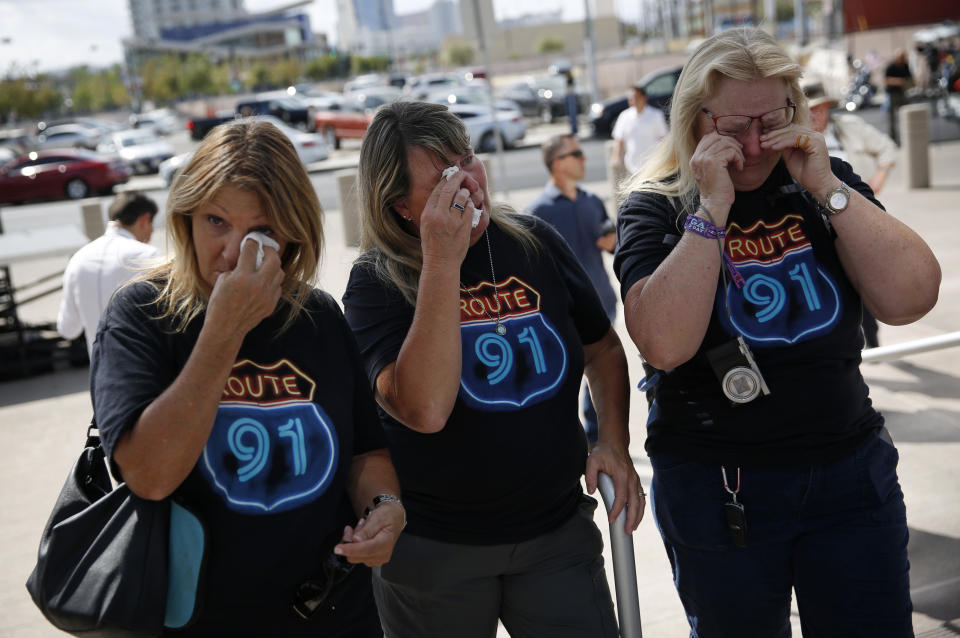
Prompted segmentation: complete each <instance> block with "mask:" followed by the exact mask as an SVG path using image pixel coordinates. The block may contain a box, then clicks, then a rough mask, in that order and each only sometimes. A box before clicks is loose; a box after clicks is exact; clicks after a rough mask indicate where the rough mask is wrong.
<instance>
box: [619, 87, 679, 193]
mask: <svg viewBox="0 0 960 638" xmlns="http://www.w3.org/2000/svg"><path fill="white" fill-rule="evenodd" d="M628 101H629V104H630V106H629V107H628V108H627V109H626V110H625V111H623V112H622V113H621V114H620V116H619V117H617V121H616V123H615V124H614V125H613V140H614V144H613V159H614V162H615V163H616V164H617V165H618V166H624V167H625V168H626V169H627V172H629V173H630V174H633V173H636V172H637V171H638V170H639V169H640V166H641V165H643V162H644V161H645V160H646V159H647V157H648V156H649V155H650V154H651V153H652V152H653V149H654V147H655V146H656V145H657V143H658V142H660V140H662V139H663V138H664V137H666V136H667V120H666V118H665V117H664V116H663V111H661V110H660V109H658V108H656V107H653V106H650V105H649V104H647V91H646V89H645V88H644V87H643V85H642V84H634V85H633V89H632V90H631V91H630V97H629V100H628Z"/></svg>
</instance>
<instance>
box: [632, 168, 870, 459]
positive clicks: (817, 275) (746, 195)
mask: <svg viewBox="0 0 960 638" xmlns="http://www.w3.org/2000/svg"><path fill="white" fill-rule="evenodd" d="M831 167H832V169H833V172H834V173H835V174H836V175H837V176H838V177H839V178H840V179H842V180H843V181H844V182H846V183H847V184H849V185H850V186H851V187H852V188H855V189H856V190H858V191H859V192H860V193H861V194H863V195H864V196H866V197H868V198H869V199H870V200H871V201H873V202H874V203H877V202H876V200H874V198H873V193H872V192H871V191H870V189H869V187H868V186H867V185H866V184H864V183H863V182H862V181H861V180H860V178H859V177H858V176H857V175H855V174H854V173H853V170H852V169H851V168H850V165H849V164H847V163H846V162H842V161H840V160H838V159H836V158H834V159H832V160H831ZM793 184H794V183H793V180H792V179H791V178H790V175H789V173H788V172H787V169H786V167H785V165H784V164H783V162H780V163H779V164H778V165H777V166H776V168H775V169H774V171H773V173H772V174H771V176H770V178H769V179H768V180H767V181H766V183H765V184H764V185H763V186H762V187H761V188H759V189H757V190H756V191H751V192H737V196H736V200H735V202H734V205H733V208H732V209H731V211H730V216H729V220H728V222H727V224H728V226H727V238H726V243H725V248H724V250H725V252H726V254H727V255H729V256H730V258H731V259H732V260H733V262H734V263H735V264H736V267H737V269H738V270H739V271H740V273H741V274H742V275H743V277H744V279H745V282H746V284H745V285H744V287H743V288H740V289H738V288H737V287H736V286H734V285H733V284H732V283H728V284H726V289H727V291H728V293H729V301H730V315H729V316H728V314H727V308H726V303H725V295H724V284H723V283H722V282H720V283H718V286H717V294H716V299H715V302H714V309H713V314H712V316H711V318H710V323H709V326H708V328H707V333H706V335H705V337H704V339H703V343H702V344H701V345H700V348H699V350H698V351H697V353H696V355H695V356H694V357H693V358H692V359H690V360H689V361H687V362H686V363H684V364H682V365H680V366H678V367H677V368H675V369H673V370H670V371H667V372H661V373H660V375H659V382H658V384H657V385H656V388H655V391H654V396H655V400H654V401H652V402H651V405H650V411H649V415H648V422H647V428H648V434H647V442H646V448H647V452H648V453H650V454H656V453H657V452H659V451H661V450H663V451H672V452H678V453H683V454H686V455H689V456H691V457H695V458H699V459H701V460H704V461H707V462H711V463H712V462H720V463H728V464H731V465H733V464H746V465H749V464H753V465H757V464H806V463H816V462H824V461H827V460H829V459H832V458H836V457H837V456H840V455H842V454H843V453H844V452H845V451H847V450H849V449H851V448H852V447H854V446H855V445H856V444H857V443H858V442H860V441H861V440H862V439H863V438H864V437H865V436H866V434H867V433H869V432H870V431H873V430H875V429H876V428H878V427H879V426H880V425H881V424H882V417H881V416H880V415H879V414H878V413H877V412H876V411H875V410H874V409H873V408H872V407H871V402H870V399H869V398H868V396H867V394H868V391H867V386H866V384H865V383H864V381H863V377H862V376H861V375H860V350H861V348H862V347H863V338H862V335H861V333H860V315H861V311H862V305H861V301H860V297H859V295H858V294H857V292H856V290H854V288H853V286H852V285H851V284H850V281H849V280H848V279H847V276H846V274H845V273H844V271H843V268H842V266H841V263H840V260H839V257H838V256H837V253H836V250H835V247H834V237H833V235H832V233H831V231H830V230H829V229H828V228H827V226H826V224H825V223H824V221H823V218H822V217H821V215H820V212H819V210H818V209H817V207H816V205H815V203H813V202H812V201H811V200H810V199H807V198H805V197H803V196H802V195H801V194H800V193H799V192H792V193H787V192H784V190H788V191H789V190H791V188H792V187H793ZM793 188H795V187H793ZM678 228H682V224H681V223H680V222H678V221H677V212H676V210H675V209H674V207H673V206H672V205H671V202H670V201H669V200H668V199H667V198H666V197H664V196H662V195H657V194H653V193H644V192H635V193H632V194H631V195H630V196H629V197H628V198H627V200H626V202H624V204H623V206H622V207H621V210H620V216H619V219H618V242H617V243H618V246H617V254H616V257H615V259H614V268H615V270H616V272H617V277H618V278H619V279H620V285H621V295H622V296H626V294H627V291H629V289H630V287H631V286H633V285H634V284H635V283H636V282H637V281H639V280H640V279H642V278H644V277H646V276H648V275H651V274H653V272H654V271H655V270H656V269H657V267H658V266H659V265H660V264H661V263H662V262H663V261H664V259H666V257H667V255H669V254H670V251H671V250H672V248H673V246H674V245H676V242H677V241H678V240H679V235H680V234H681V231H680V230H678ZM727 280H728V281H729V277H728V278H727ZM731 317H732V324H733V325H736V329H734V328H733V327H732V324H731ZM738 333H739V334H742V335H743V336H744V338H745V341H746V342H747V344H748V345H749V347H750V349H751V350H752V352H753V356H754V359H755V360H756V362H757V365H758V366H759V368H760V371H761V373H762V374H763V377H764V379H765V381H766V383H767V385H768V386H769V389H770V392H771V394H770V395H768V396H760V397H759V398H757V399H755V400H754V401H752V402H750V403H747V404H742V405H738V406H736V407H734V406H733V405H732V404H731V402H730V401H728V400H727V398H726V397H725V396H724V395H723V392H722V390H721V387H720V381H719V379H718V378H717V375H716V374H715V373H714V371H713V369H712V368H711V367H710V364H709V361H708V359H707V357H706V354H705V352H706V351H708V350H710V349H712V348H714V347H717V346H719V345H721V344H724V343H728V342H730V341H731V340H732V339H734V338H735V337H736V335H737V334H738Z"/></svg>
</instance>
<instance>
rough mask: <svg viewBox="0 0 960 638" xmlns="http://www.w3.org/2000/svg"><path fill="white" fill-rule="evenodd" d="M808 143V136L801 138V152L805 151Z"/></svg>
mask: <svg viewBox="0 0 960 638" xmlns="http://www.w3.org/2000/svg"><path fill="white" fill-rule="evenodd" d="M809 141H810V136H809V135H804V136H803V144H801V145H800V148H802V149H803V150H806V149H807V143H808V142H809Z"/></svg>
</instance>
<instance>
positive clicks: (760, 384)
mask: <svg viewBox="0 0 960 638" xmlns="http://www.w3.org/2000/svg"><path fill="white" fill-rule="evenodd" d="M706 355H707V360H708V361H709V362H710V367H711V368H713V373H714V374H715V375H717V379H718V380H719V381H720V388H721V389H722V390H723V394H724V396H725V397H727V399H729V400H730V402H731V403H733V404H734V405H742V404H744V403H750V402H751V401H753V400H754V399H756V398H757V397H758V396H760V394H761V393H762V394H765V395H766V394H770V388H768V387H767V382H766V381H764V379H763V374H761V372H760V368H759V367H758V366H757V362H756V361H754V359H753V354H752V353H751V352H750V348H749V346H747V344H746V342H745V341H744V340H743V337H741V336H738V337H737V338H736V339H734V340H733V341H728V342H726V343H724V344H722V345H719V346H717V347H716V348H711V349H710V350H707V352H706Z"/></svg>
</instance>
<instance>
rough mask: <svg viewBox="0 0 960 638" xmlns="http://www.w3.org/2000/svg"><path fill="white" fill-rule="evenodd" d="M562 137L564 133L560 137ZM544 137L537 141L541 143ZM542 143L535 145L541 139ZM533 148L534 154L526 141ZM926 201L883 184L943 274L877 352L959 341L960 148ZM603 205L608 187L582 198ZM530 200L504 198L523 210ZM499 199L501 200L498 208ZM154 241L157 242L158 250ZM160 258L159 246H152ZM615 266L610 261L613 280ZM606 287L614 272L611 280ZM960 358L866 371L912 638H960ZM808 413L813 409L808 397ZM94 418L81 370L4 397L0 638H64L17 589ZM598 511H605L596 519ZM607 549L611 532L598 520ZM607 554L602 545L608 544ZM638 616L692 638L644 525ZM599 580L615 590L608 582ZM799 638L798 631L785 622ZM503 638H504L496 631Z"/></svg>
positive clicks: (333, 236)
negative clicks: (905, 552) (906, 548)
mask: <svg viewBox="0 0 960 638" xmlns="http://www.w3.org/2000/svg"><path fill="white" fill-rule="evenodd" d="M558 127H559V128H558V129H557V130H558V131H559V130H562V129H563V125H562V124H561V125H558ZM550 132H551V131H550V130H547V131H544V134H549V133H550ZM536 135H540V132H539V131H538V132H537V133H536ZM533 140H534V138H531V143H538V142H534V141H533ZM930 157H931V171H932V178H931V184H932V186H931V188H928V189H919V190H910V189H907V188H905V187H904V185H903V184H904V180H903V169H902V167H901V166H898V167H897V168H896V169H895V170H894V172H893V173H892V175H891V177H890V181H889V183H888V186H887V188H886V190H885V191H884V192H883V193H882V196H881V200H882V201H883V202H884V204H885V205H886V206H887V208H888V210H889V211H890V212H891V213H892V214H895V215H896V216H897V217H898V218H900V219H902V220H903V221H904V222H906V223H907V224H909V225H910V226H911V227H913V228H914V229H916V230H917V231H918V232H919V233H920V234H921V235H922V236H923V237H924V238H925V239H926V240H927V241H928V242H929V243H930V245H931V246H932V248H933V250H934V252H935V253H936V254H937V256H938V258H939V259H940V264H941V267H942V269H943V283H942V286H941V293H940V300H939V303H938V304H937V307H936V308H934V310H933V311H931V312H930V313H929V314H928V315H927V316H926V317H924V318H923V319H921V320H920V321H918V322H916V323H914V324H911V325H908V326H897V327H890V326H881V330H880V340H881V343H882V344H893V343H901V342H907V341H911V340H915V339H919V338H924V337H930V336H936V335H942V334H946V333H950V332H955V331H958V330H960V253H958V251H957V248H956V247H957V246H958V245H960V224H958V223H957V219H956V218H953V217H952V215H957V214H958V213H960V171H957V169H956V167H957V166H958V165H960V142H957V141H952V142H945V143H939V144H933V145H931V147H930ZM584 186H585V187H586V188H588V189H590V190H593V191H594V192H596V193H598V194H599V195H600V196H601V197H604V198H606V199H607V201H608V209H609V210H611V211H612V207H611V206H610V205H609V202H610V196H611V192H610V185H609V183H608V182H606V181H596V182H591V183H587V184H585V185H584ZM538 190H539V189H537V188H531V189H523V190H519V191H518V190H514V191H511V192H510V203H511V204H512V205H514V206H515V207H517V208H520V209H522V208H523V206H525V205H526V204H527V203H529V202H530V201H532V200H533V198H534V197H535V196H536V195H537V193H538ZM495 197H496V195H495ZM324 223H325V230H326V237H327V247H326V254H325V256H324V260H323V264H322V272H321V280H320V285H321V286H322V287H323V288H325V289H326V290H328V291H329V292H330V293H331V294H333V296H334V297H335V298H339V297H340V296H341V294H342V292H343V290H344V288H345V286H346V282H347V275H348V273H349V268H350V266H351V263H352V261H353V260H354V258H355V257H356V256H357V251H356V249H355V248H351V247H348V246H346V245H345V244H344V239H343V238H344V225H343V218H342V215H341V212H340V211H339V210H335V209H331V210H327V211H326V214H325V221H324ZM155 241H158V240H155ZM159 241H160V242H161V243H159V244H158V245H161V246H162V239H161V240H159ZM65 263H66V258H65V257H64V258H57V259H47V260H42V261H38V262H37V263H36V264H31V265H30V269H29V270H21V271H20V272H32V273H35V274H40V273H43V272H53V271H56V270H59V269H62V268H63V266H64V265H65ZM609 266H610V263H609V260H608V267H609ZM611 276H612V271H611ZM59 301H60V299H59V295H51V296H49V297H46V298H44V299H42V300H40V301H38V302H35V303H34V304H32V306H33V307H32V308H31V309H30V315H31V317H33V318H34V319H40V318H46V319H47V320H52V319H54V318H55V317H56V309H57V307H58V305H59ZM616 329H617V331H618V333H619V335H620V338H621V340H622V341H623V342H624V344H625V348H626V350H627V352H628V355H629V356H628V359H629V365H630V376H631V380H632V381H633V382H636V381H638V380H639V379H640V378H641V376H642V372H641V370H640V361H639V357H638V356H637V355H636V351H635V349H634V348H633V346H632V344H631V343H630V340H629V337H628V335H627V332H626V329H625V327H624V325H623V319H622V313H621V316H620V317H619V318H618V320H617V322H616ZM958 355H960V349H957V348H953V349H947V350H941V351H936V352H928V353H925V354H918V355H913V356H908V357H906V358H904V359H902V360H900V361H896V362H890V363H874V364H865V365H864V366H863V373H864V376H865V377H866V380H867V383H868V384H869V385H870V387H871V396H872V398H873V401H874V403H875V405H876V406H877V407H878V408H879V409H880V410H881V411H882V412H883V414H884V415H885V416H886V419H887V426H888V429H889V430H890V432H891V434H892V436H893V438H894V440H895V442H896V444H897V447H898V449H899V452H900V478H901V483H902V486H903V490H904V493H905V495H906V503H907V513H908V521H909V524H910V558H911V589H912V594H913V602H914V607H915V612H914V626H915V630H916V633H917V635H918V636H920V637H923V638H933V637H934V636H953V635H958V636H960V499H958V498H957V496H956V494H957V493H958V488H960V470H958V469H957V467H958V463H957V462H956V459H957V458H958V456H960V356H958ZM811 399H812V400H815V399H816V398H815V397H811ZM90 412H91V406H90V399H89V392H88V370H87V369H86V368H62V369H58V370H56V371H54V372H51V373H48V374H43V375H40V376H35V377H31V378H26V379H20V380H15V381H7V382H3V383H0V443H2V444H3V447H4V448H5V449H7V450H8V451H10V452H11V454H10V455H9V456H8V457H7V461H6V462H5V463H4V464H3V465H2V467H0V503H2V511H3V515H2V520H0V565H2V568H0V609H2V610H3V611H4V613H3V614H2V615H0V636H16V637H18V638H32V637H40V636H55V635H60V634H59V632H57V631H55V630H53V629H52V628H51V627H50V626H49V625H48V624H47V623H46V621H45V620H44V619H43V617H42V616H41V615H40V613H39V612H38V611H37V610H36V608H35V607H34V606H33V603H32V602H31V601H30V598H29V596H28V595H27V592H26V590H25V588H24V586H23V584H24V582H25V581H26V578H27V576H28V574H29V572H30V570H31V569H32V567H33V564H34V562H35V559H36V549H37V544H38V541H39V535H40V531H41V528H42V526H43V523H44V522H45V520H46V518H47V516H48V515H49V512H50V508H51V507H52V506H53V503H54V500H55V498H56V495H57V493H58V491H59V489H60V487H61V485H62V484H63V480H64V478H65V477H66V475H67V472H68V470H69V468H70V467H71V465H72V463H73V461H74V460H75V458H76V456H77V455H78V453H79V451H80V449H81V446H82V444H83V441H84V435H85V428H86V423H87V421H88V419H89V415H90ZM645 413H646V404H645V402H644V399H643V396H642V395H641V394H640V393H639V392H636V393H634V394H633V396H632V405H631V411H630V433H631V438H632V441H631V446H630V451H631V454H632V456H633V458H634V461H635V463H636V466H637V469H638V472H639V473H640V476H641V479H642V481H643V484H644V485H645V486H649V482H650V477H651V468H650V465H649V462H648V459H647V457H646V455H645V454H644V452H643V442H644V422H645ZM601 509H602V508H601ZM597 523H598V525H600V527H601V529H602V530H603V531H604V534H605V536H606V530H607V525H606V521H605V517H604V515H603V514H601V513H599V512H598V515H597ZM608 547H609V543H608ZM634 547H635V563H636V571H637V580H638V589H639V600H640V612H641V616H642V619H643V631H644V635H645V636H646V637H647V638H675V637H678V636H684V635H687V632H688V628H687V623H686V620H685V618H684V616H683V610H682V608H681V606H680V603H679V600H678V598H677V596H676V592H675V591H674V588H673V584H672V579H671V574H670V568H669V565H668V562H667V559H666V555H665V553H664V551H663V548H662V544H661V543H660V539H659V536H658V533H657V531H656V527H655V525H654V524H653V520H652V516H651V515H650V512H649V511H648V512H647V515H646V517H645V518H644V520H643V522H642V523H641V525H640V529H639V530H638V531H637V532H636V533H635V535H634ZM606 555H607V557H608V561H607V568H608V577H609V579H610V582H611V585H612V583H613V572H612V569H611V566H610V561H609V550H607V553H606ZM793 620H794V634H795V635H797V636H799V635H801V634H800V629H799V622H798V619H797V617H796V614H795V613H794V615H793ZM498 636H507V633H506V632H505V631H504V630H503V629H502V628H501V630H500V633H499V634H498Z"/></svg>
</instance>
